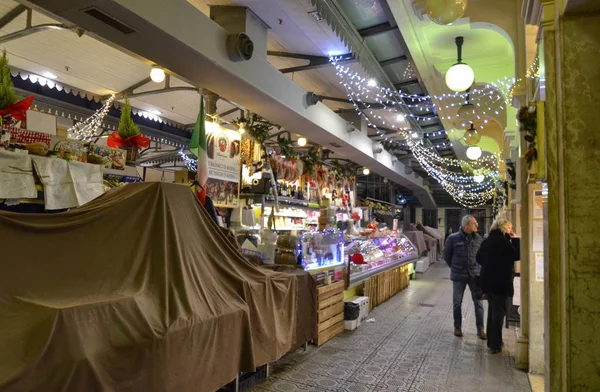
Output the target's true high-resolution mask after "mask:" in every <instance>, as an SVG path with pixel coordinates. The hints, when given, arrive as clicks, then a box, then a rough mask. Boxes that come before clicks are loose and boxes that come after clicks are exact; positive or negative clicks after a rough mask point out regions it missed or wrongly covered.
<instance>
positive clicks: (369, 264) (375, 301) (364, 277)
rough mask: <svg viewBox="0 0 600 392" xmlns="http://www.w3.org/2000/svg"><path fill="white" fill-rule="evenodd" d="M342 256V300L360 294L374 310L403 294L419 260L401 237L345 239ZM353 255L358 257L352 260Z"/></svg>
mask: <svg viewBox="0 0 600 392" xmlns="http://www.w3.org/2000/svg"><path fill="white" fill-rule="evenodd" d="M344 254H346V255H348V260H347V265H346V268H345V269H346V271H345V272H346V274H345V275H346V276H345V280H346V292H347V294H346V297H351V296H353V295H356V294H357V293H360V292H362V294H363V295H365V296H367V297H369V298H370V301H369V306H370V308H371V309H372V308H373V307H375V306H378V305H380V304H381V303H383V302H385V301H387V300H388V299H389V298H391V297H392V296H394V295H395V294H397V293H398V292H400V291H402V290H404V289H405V288H406V287H407V286H408V283H409V276H410V274H411V273H412V271H413V270H414V263H415V262H416V260H417V259H418V257H419V254H418V251H417V248H416V247H415V245H414V244H413V243H412V242H411V241H410V240H409V239H408V238H407V237H406V236H404V235H403V234H393V233H390V234H383V235H380V236H378V237H347V238H346V239H345V246H344ZM354 255H361V256H362V257H359V258H356V257H355V256H354Z"/></svg>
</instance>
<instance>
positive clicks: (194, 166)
mask: <svg viewBox="0 0 600 392" xmlns="http://www.w3.org/2000/svg"><path fill="white" fill-rule="evenodd" d="M179 157H180V158H181V160H182V161H183V163H185V165H186V166H187V168H188V170H189V171H193V172H195V171H198V161H197V160H196V159H192V158H190V157H189V156H187V154H186V153H184V152H183V150H179Z"/></svg>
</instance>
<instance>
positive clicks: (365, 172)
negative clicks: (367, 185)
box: [363, 167, 371, 176]
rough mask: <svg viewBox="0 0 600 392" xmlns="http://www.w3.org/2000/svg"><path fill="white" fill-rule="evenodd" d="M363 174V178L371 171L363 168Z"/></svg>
mask: <svg viewBox="0 0 600 392" xmlns="http://www.w3.org/2000/svg"><path fill="white" fill-rule="evenodd" d="M363 174H364V175H365V176H368V175H369V174H371V170H369V168H368V167H365V168H364V169H363Z"/></svg>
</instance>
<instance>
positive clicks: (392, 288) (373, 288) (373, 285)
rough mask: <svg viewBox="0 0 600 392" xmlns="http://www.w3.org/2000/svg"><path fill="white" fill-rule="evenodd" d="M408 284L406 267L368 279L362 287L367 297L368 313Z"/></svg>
mask: <svg viewBox="0 0 600 392" xmlns="http://www.w3.org/2000/svg"><path fill="white" fill-rule="evenodd" d="M408 282H409V276H408V265H403V266H400V267H398V268H394V269H391V270H388V271H385V272H382V273H380V274H378V275H375V276H373V277H371V278H369V279H368V280H367V281H366V282H365V286H364V295H365V296H367V297H369V311H371V310H373V308H375V307H376V306H379V305H381V304H382V303H384V302H385V301H387V300H388V299H390V298H392V297H393V296H394V295H396V294H397V293H399V292H400V291H402V290H404V289H405V288H407V287H408Z"/></svg>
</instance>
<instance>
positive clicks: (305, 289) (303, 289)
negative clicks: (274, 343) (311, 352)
mask: <svg viewBox="0 0 600 392" xmlns="http://www.w3.org/2000/svg"><path fill="white" fill-rule="evenodd" d="M262 268H266V269H270V270H273V271H278V272H282V273H287V274H291V275H293V276H294V277H295V278H296V279H297V280H298V297H299V298H298V314H297V316H296V320H297V324H296V342H295V344H294V346H293V347H292V349H291V351H296V350H298V349H299V348H300V347H302V345H304V344H305V343H307V342H312V341H314V340H317V337H318V335H319V331H318V323H317V318H318V316H317V313H318V304H317V295H318V294H317V281H316V280H314V279H313V277H312V275H310V274H309V273H308V272H306V271H304V270H303V269H298V268H296V267H294V266H291V265H276V264H275V265H264V266H262Z"/></svg>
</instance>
